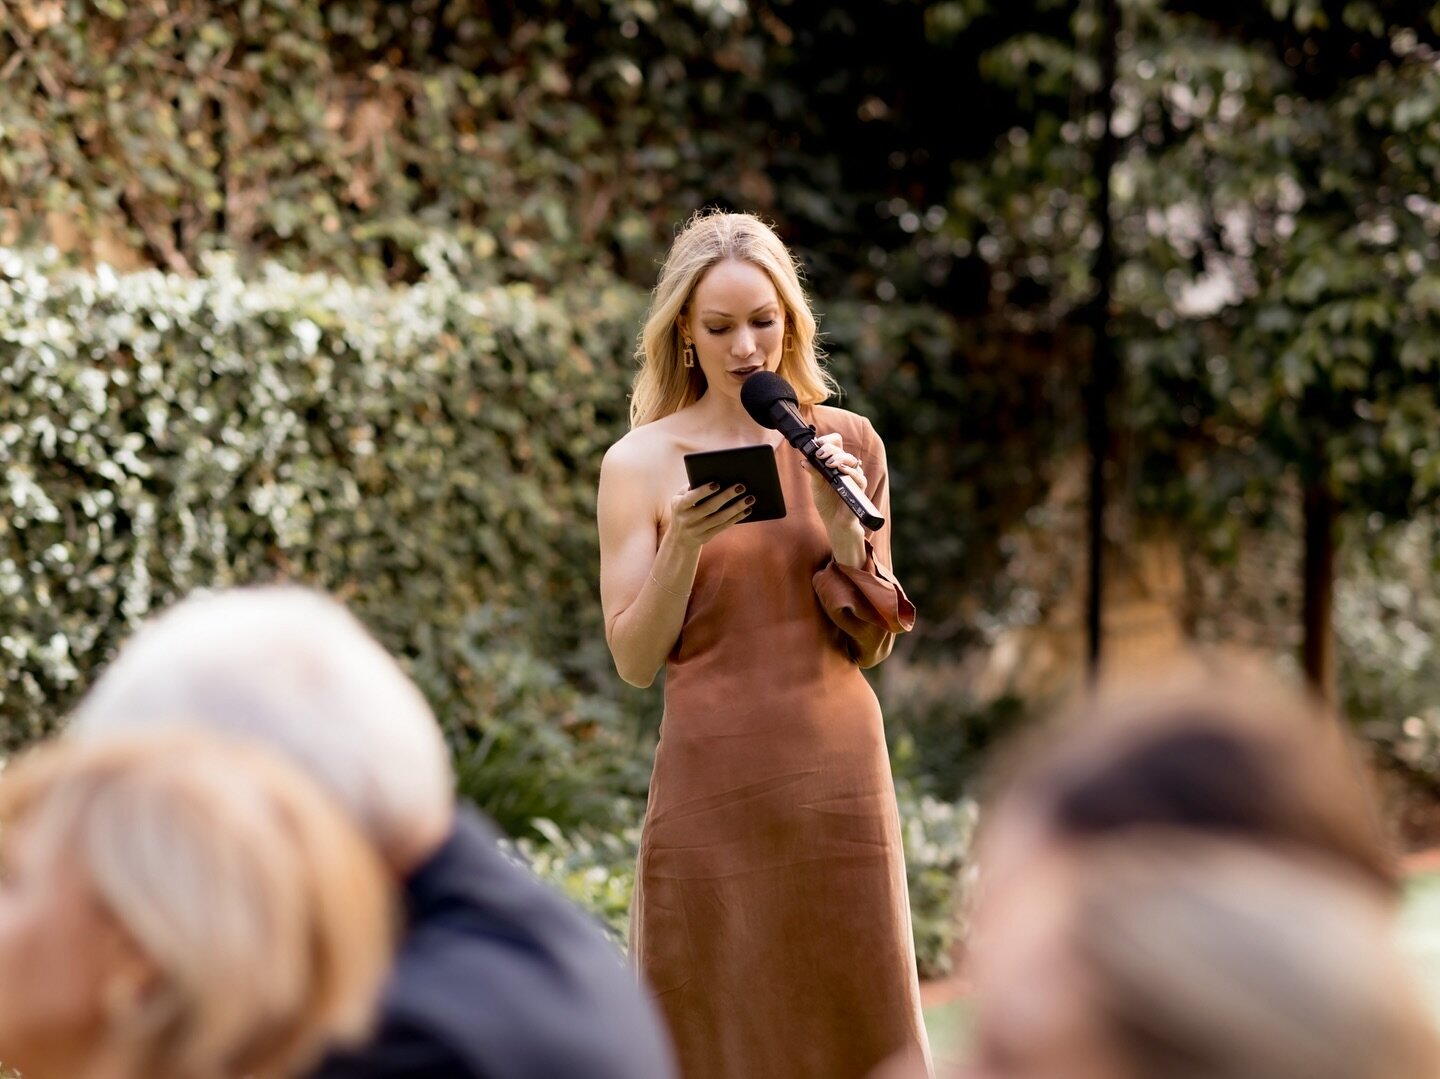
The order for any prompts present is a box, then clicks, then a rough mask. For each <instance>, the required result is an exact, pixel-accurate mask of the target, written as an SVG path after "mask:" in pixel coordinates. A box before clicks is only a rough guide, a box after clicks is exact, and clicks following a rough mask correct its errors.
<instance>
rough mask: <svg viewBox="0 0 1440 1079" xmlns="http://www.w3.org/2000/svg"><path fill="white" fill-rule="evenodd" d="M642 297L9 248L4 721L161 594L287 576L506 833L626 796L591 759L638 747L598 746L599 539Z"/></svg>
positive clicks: (69, 694) (0, 365) (5, 288)
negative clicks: (604, 478)
mask: <svg viewBox="0 0 1440 1079" xmlns="http://www.w3.org/2000/svg"><path fill="white" fill-rule="evenodd" d="M643 302H644V297H643V295H641V294H639V293H638V292H637V291H636V290H633V289H630V288H626V287H623V286H615V285H613V284H610V283H607V282H606V281H591V282H586V283H584V285H583V286H577V287H576V288H575V289H574V290H572V291H570V292H565V293H557V294H555V295H552V296H548V297H542V296H539V295H537V294H536V293H535V292H534V291H533V290H531V289H529V288H527V287H524V286H519V285H512V286H508V287H503V288H493V289H489V290H482V291H476V292H467V291H464V290H462V289H460V288H459V287H458V286H456V285H455V284H454V282H453V281H451V280H450V279H449V278H447V277H446V276H445V275H444V274H443V273H437V274H435V275H433V276H432V277H430V278H428V279H427V280H426V281H425V282H424V283H422V284H420V285H417V286H414V287H408V288H397V289H368V288H357V287H353V286H351V285H349V284H346V283H345V282H343V281H341V280H337V279H334V278H328V277H323V276H316V275H312V276H296V275H294V274H291V273H288V272H285V271H282V270H278V269H274V268H272V269H270V270H269V271H268V272H266V273H264V274H262V275H260V276H258V277H256V278H254V279H251V280H242V279H241V278H239V277H238V276H237V275H236V274H235V272H234V270H233V268H232V266H231V265H230V264H229V263H228V262H225V261H215V262H214V263H213V264H212V265H211V266H210V267H209V274H208V276H205V277H202V278H196V279H186V278H181V277H178V276H173V275H169V276H167V275H163V274H160V273H156V272H147V273H140V274H135V275H128V276H123V277H120V276H116V275H115V274H113V273H110V272H108V271H106V270H105V269H104V268H101V270H100V271H99V272H98V273H95V274H93V275H92V274H83V273H72V272H65V271H63V270H62V269H61V268H60V267H59V266H58V265H56V264H55V263H53V262H47V261H45V260H44V259H40V260H36V259H33V258H27V257H25V256H22V255H20V254H17V253H14V252H6V253H4V254H3V258H0V386H3V396H0V465H3V475H0V501H3V502H4V504H5V505H6V506H7V513H6V515H5V516H4V518H0V594H3V596H4V597H5V605H6V608H7V612H8V617H7V619H6V625H5V627H4V629H3V636H0V743H3V746H5V747H8V748H13V747H15V746H18V745H20V744H21V743H23V742H26V741H28V740H30V739H32V738H35V737H36V736H38V735H41V734H43V733H45V732H46V731H48V730H50V729H53V727H54V726H55V725H56V724H57V722H58V720H59V717H60V716H61V715H62V714H63V713H64V711H65V710H66V709H67V707H68V706H69V705H70V704H71V703H72V702H73V701H74V699H75V697H76V695H77V693H78V692H80V691H81V690H82V689H83V688H84V687H85V685H86V684H87V683H88V682H89V681H90V679H91V677H92V675H93V673H94V672H95V670H96V668H97V667H98V666H100V665H101V664H103V662H104V661H105V659H106V657H107V656H108V655H109V653H110V652H111V650H112V649H113V648H114V646H115V645H116V644H117V642H118V641H119V640H120V639H121V638H123V637H124V636H125V635H126V634H127V633H128V632H129V631H130V630H131V629H132V628H133V627H134V626H135V625H136V624H137V622H138V621H139V620H140V619H142V618H144V617H145V616H146V615H147V614H148V613H150V612H151V611H153V610H155V609H156V608H158V607H162V606H164V605H166V604H168V603H170V602H172V601H173V600H175V599H176V598H178V597H179V596H182V595H184V594H185V593H187V592H189V591H190V590H191V589H193V588H196V587H207V586H222V585H228V584H232V583H237V582H253V581H261V580H271V579H276V578H293V579H300V580H304V581H307V582H310V583H313V584H315V585H318V586H320V587H323V588H326V589H329V590H332V591H334V592H337V593H339V594H340V595H342V596H344V597H346V598H347V599H348V600H349V601H350V602H351V603H352V604H353V605H354V607H355V609H356V610H357V611H358V613H359V614H360V616H361V617H362V618H364V619H365V621H366V622H367V623H368V624H369V625H371V626H372V627H373V628H374V629H375V631H376V632H377V633H378V634H379V635H380V637H381V638H382V639H383V640H384V642H385V643H386V645H388V646H389V647H390V648H392V649H394V650H395V651H396V652H398V653H399V654H400V655H402V656H403V657H405V658H406V660H407V661H408V662H409V664H410V665H411V667H412V669H413V671H414V673H415V674H416V676H417V678H418V679H419V681H420V682H421V684H422V686H423V687H424V688H425V689H426V691H427V692H428V693H429V695H430V697H431V699H432V701H433V702H434V703H435V705H436V707H437V709H438V711H439V712H440V714H441V716H442V717H443V719H444V721H445V723H446V725H447V727H448V729H449V730H450V732H451V735H452V737H453V739H454V743H455V748H456V751H457V754H458V757H459V761H460V768H461V772H462V775H463V776H464V778H465V780H466V782H467V785H468V786H469V787H470V788H471V789H472V790H474V791H476V792H478V793H480V794H481V798H480V800H481V801H482V802H484V803H485V804H486V805H487V808H490V809H491V810H492V811H493V812H495V813H496V815H497V816H498V817H500V818H501V819H502V822H503V823H505V824H506V825H507V826H512V827H513V826H522V827H523V825H524V823H525V822H526V821H528V819H529V818H530V817H533V816H552V815H553V816H557V817H558V818H560V819H569V818H572V817H575V816H577V815H579V816H585V815H588V813H589V812H590V811H591V810H593V809H595V808H596V807H598V806H599V805H600V804H601V801H602V800H603V797H604V796H603V794H602V793H601V792H600V791H598V790H597V791H596V793H595V794H593V795H592V794H589V793H587V792H588V791H589V789H590V788H591V787H592V786H593V785H595V784H596V783H601V784H602V785H603V786H607V787H612V788H613V787H614V786H615V785H616V784H617V783H620V785H621V786H624V785H625V783H626V782H628V783H629V785H630V787H631V788H632V789H633V788H634V787H635V786H636V785H637V784H638V786H639V787H640V789H642V790H643V783H644V776H643V771H640V772H638V773H635V772H634V770H633V769H632V770H631V774H630V775H629V777H628V780H624V779H623V777H615V776H613V775H609V774H608V773H609V772H611V771H613V769H615V768H617V767H621V766H622V764H623V762H624V761H626V760H627V759H628V758H629V757H634V756H635V754H634V753H630V754H625V753H618V752H615V750H616V746H615V745H613V744H610V743H613V742H614V741H615V740H616V739H620V738H622V735H623V733H624V730H623V728H622V727H621V726H620V725H619V719H618V717H619V715H620V712H621V709H620V707H619V705H618V704H617V703H616V702H617V700H618V699H620V698H617V697H616V696H615V695H616V694H620V693H623V692H624V691H622V690H620V689H618V680H616V679H614V678H612V677H608V657H606V656H604V654H603V652H604V643H603V634H602V633H601V631H600V617H599V611H598V604H597V602H596V601H595V577H596V569H595V567H596V553H595V535H594V492H595V482H596V475H597V470H598V466H599V461H600V458H601V455H602V454H603V452H604V450H605V448H606V446H608V445H609V443H610V442H611V441H612V440H613V439H614V438H615V437H616V435H617V433H618V432H619V431H620V430H622V429H623V425H624V422H625V421H624V410H625V406H626V401H625V394H624V386H625V384H626V381H627V379H628V368H629V360H628V355H629V352H630V350H631V347H632V342H633V337H634V332H635V328H636V326H637V324H638V319H639V317H640V313H641V310H642V305H643ZM625 699H632V698H628V697H627V698H625ZM536 758H544V760H543V769H541V770H542V771H543V773H544V776H543V777H534V776H533V775H532V773H533V772H535V771H536V769H534V768H531V767H529V765H528V763H527V762H533V761H534V760H535V759H536ZM582 758H583V759H584V760H585V761H589V762H593V763H594V768H588V767H582V768H576V767H574V765H576V764H577V762H578V761H579V760H580V759H582ZM610 762H614V763H610ZM597 770H598V771H603V772H605V773H607V774H605V775H601V774H597Z"/></svg>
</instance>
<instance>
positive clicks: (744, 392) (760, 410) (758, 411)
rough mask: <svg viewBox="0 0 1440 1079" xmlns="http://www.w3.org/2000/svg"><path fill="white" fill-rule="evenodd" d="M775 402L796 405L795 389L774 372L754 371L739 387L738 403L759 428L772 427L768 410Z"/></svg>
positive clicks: (772, 420)
mask: <svg viewBox="0 0 1440 1079" xmlns="http://www.w3.org/2000/svg"><path fill="white" fill-rule="evenodd" d="M776 401H789V402H790V403H791V404H796V403H797V401H796V397H795V389H794V387H793V386H791V385H790V383H788V382H786V381H785V380H784V379H783V378H781V377H780V376H779V375H777V374H776V373H775V372H774V371H756V372H755V373H754V374H753V375H751V376H750V377H749V378H747V379H746V380H745V382H744V383H743V384H742V385H741V387H740V403H741V404H742V405H744V406H745V411H746V412H748V413H750V418H751V419H752V420H754V421H755V422H756V423H758V424H759V425H760V426H761V427H774V426H775V419H774V417H773V416H771V415H770V410H771V408H772V407H773V406H774V404H775V402H776Z"/></svg>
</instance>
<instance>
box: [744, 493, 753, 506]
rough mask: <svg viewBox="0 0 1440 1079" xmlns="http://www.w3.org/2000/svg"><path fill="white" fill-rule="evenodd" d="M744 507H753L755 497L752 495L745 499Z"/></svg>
mask: <svg viewBox="0 0 1440 1079" xmlns="http://www.w3.org/2000/svg"><path fill="white" fill-rule="evenodd" d="M745 505H747V506H753V505H755V496H754V495H751V496H750V497H749V498H747V499H746V500H745Z"/></svg>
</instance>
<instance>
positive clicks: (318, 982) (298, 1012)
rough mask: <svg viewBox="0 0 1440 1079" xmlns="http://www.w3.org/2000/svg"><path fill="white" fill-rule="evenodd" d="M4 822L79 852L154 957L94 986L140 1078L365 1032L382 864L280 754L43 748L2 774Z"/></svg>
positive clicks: (203, 747)
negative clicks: (138, 971)
mask: <svg viewBox="0 0 1440 1079" xmlns="http://www.w3.org/2000/svg"><path fill="white" fill-rule="evenodd" d="M0 826H4V827H6V828H11V827H19V828H23V829H24V831H25V834H26V836H27V842H31V843H33V844H35V846H34V849H35V850H36V851H37V852H38V856H39V857H40V858H42V859H45V860H47V861H50V860H52V859H54V860H56V861H58V862H59V863H60V864H69V865H71V866H73V867H74V868H75V869H76V870H77V871H78V872H79V873H80V874H81V876H82V877H83V878H84V879H86V880H87V881H88V882H89V884H90V886H91V887H92V888H93V890H94V892H95V894H96V896H97V898H98V900H99V902H100V903H101V905H102V907H103V908H104V909H105V910H106V911H107V912H108V913H109V915H110V916H111V917H112V918H113V919H114V920H115V922H116V923H117V925H118V927H119V928H120V929H121V931H122V932H123V933H125V934H126V935H127V936H128V937H129V939H130V940H132V941H133V942H134V944H135V946H136V947H137V948H138V950H139V951H140V952H142V953H143V954H144V956H145V957H146V959H147V960H148V964H149V965H150V966H151V967H152V968H153V971H154V975H155V976H154V978H153V981H152V982H151V983H149V984H146V985H144V986H138V985H137V986H130V987H128V988H129V989H131V990H133V992H131V993H128V994H126V995H125V996H124V997H123V998H122V999H118V1000H117V999H112V996H113V995H112V994H110V993H107V994H106V998H105V1002H106V1005H107V1011H109V1012H110V1013H111V1014H110V1019H111V1023H112V1026H111V1030H110V1032H109V1033H110V1034H111V1035H113V1036H114V1037H115V1038H117V1039H120V1040H121V1041H120V1042H117V1046H119V1047H120V1048H121V1049H122V1050H123V1052H124V1054H125V1056H126V1058H127V1059H133V1060H134V1061H135V1063H136V1066H137V1068H139V1069H140V1070H141V1073H142V1074H151V1075H167V1076H174V1077H184V1079H212V1077H222V1076H240V1075H245V1076H255V1077H280V1076H284V1075H290V1074H294V1073H296V1072H297V1071H301V1070H304V1069H306V1068H308V1067H309V1066H310V1065H312V1064H313V1063H314V1062H315V1061H316V1060H317V1059H318V1057H319V1056H320V1054H321V1053H322V1052H323V1051H324V1050H325V1049H326V1048H327V1047H328V1046H331V1045H337V1044H353V1043H355V1042H357V1041H358V1040H360V1039H362V1038H363V1037H364V1036H365V1035H366V1034H367V1033H368V1031H369V1029H370V1026H371V1021H372V1017H373V1013H374V1008H375V1004H376V1001H377V999H378V996H379V992H380V988H381V985H382V983H383V980H384V977H385V974H386V972H387V970H388V968H389V963H390V958H391V950H392V942H393V939H394V931H395V918H394V904H393V899H392V893H391V890H390V883H389V877H388V875H387V873H386V871H385V869H384V867H383V865H382V864H381V862H380V860H379V857H378V855H377V854H376V853H375V851H374V849H373V848H372V847H371V846H370V844H369V843H367V842H366V841H365V840H364V839H363V838H362V837H361V836H360V834H359V833H358V832H357V831H356V829H355V828H354V826H353V825H351V824H350V823H349V821H348V820H347V819H346V818H345V816H344V814H343V813H342V812H341V810H340V809H339V808H338V807H337V806H336V805H335V804H333V803H332V801H331V800H330V798H329V797H328V796H327V795H325V794H324V793H323V792H322V791H321V790H320V789H319V788H318V787H316V786H315V785H314V784H313V783H312V782H310V781H309V780H307V779H306V778H305V777H304V776H303V775H302V774H301V773H299V772H298V771H297V770H296V769H295V768H294V767H293V766H292V765H290V764H289V763H287V762H285V761H284V760H282V759H280V758H278V757H276V756H274V755H272V754H270V753H267V752H264V751H262V750H260V749H258V748H255V747H253V746H249V745H243V744H238V743H234V742H232V741H229V740H224V739H219V738H217V737H215V736H214V735H202V734H199V733H195V732H188V733H180V732H169V733H164V734H149V735H142V736H130V737H126V738H117V739H110V740H106V741H104V742H96V743H83V742H73V741H66V742H62V743H58V744H53V745H50V746H46V747H42V748H40V749H38V750H34V751H32V752H30V753H29V754H26V755H25V756H23V757H21V758H19V759H18V760H17V761H16V762H14V763H13V764H12V765H10V766H9V767H8V768H6V769H5V771H4V772H3V773H0ZM51 864H56V863H55V862H54V861H52V862H51ZM114 988H115V987H114V986H107V987H106V989H107V990H109V989H114Z"/></svg>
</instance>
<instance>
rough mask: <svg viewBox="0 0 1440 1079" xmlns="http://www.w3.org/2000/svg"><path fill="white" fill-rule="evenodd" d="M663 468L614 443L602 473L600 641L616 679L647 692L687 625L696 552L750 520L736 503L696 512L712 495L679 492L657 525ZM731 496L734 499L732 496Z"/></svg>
mask: <svg viewBox="0 0 1440 1079" xmlns="http://www.w3.org/2000/svg"><path fill="white" fill-rule="evenodd" d="M662 465H663V461H662V460H660V459H659V457H658V456H657V454H656V452H655V450H654V448H653V447H651V446H647V445H646V444H645V443H643V442H641V441H639V440H631V439H626V440H622V441H621V442H618V443H616V444H615V445H614V446H612V447H611V448H610V451H609V452H608V453H607V454H606V455H605V460H604V462H603V463H602V464H601V467H600V494H599V499H598V502H599V505H598V515H599V524H600V603H601V606H602V608H603V610H604V613H605V641H606V643H607V644H608V645H609V646H610V654H611V655H612V656H613V657H614V659H615V669H616V671H618V672H619V674H620V677H621V678H623V679H624V680H625V681H626V682H628V683H630V685H632V686H639V687H642V688H643V687H645V686H648V685H650V684H651V683H653V682H654V681H655V675H656V673H657V672H658V671H659V670H660V668H661V666H662V665H663V664H664V663H665V657H666V656H668V655H669V654H670V650H671V649H672V648H673V647H674V646H675V641H676V639H677V638H678V637H679V636H680V628H681V626H682V625H683V624H684V621H685V609H686V605H687V603H688V601H689V596H690V586H691V584H692V583H693V582H694V580H695V567H696V566H697V565H698V564H699V561H700V548H701V547H702V546H703V545H704V544H705V542H706V541H707V540H709V539H711V538H712V537H714V536H716V535H718V534H719V533H720V532H723V531H724V530H725V529H726V528H729V527H730V526H731V525H733V524H734V523H735V522H737V521H739V520H741V519H742V518H743V517H744V516H745V514H746V513H747V512H748V504H747V503H746V502H745V501H744V500H743V499H742V500H740V501H737V502H736V503H735V504H734V505H732V506H730V507H728V508H723V509H722V508H720V505H719V504H720V503H723V502H726V501H728V496H727V497H722V498H717V499H714V500H713V501H712V502H711V503H708V504H707V505H704V506H701V505H697V503H699V502H700V501H701V500H703V499H705V498H707V497H708V496H709V495H711V494H713V493H715V491H716V490H717V489H718V488H716V487H714V485H712V486H711V487H710V488H706V489H701V490H698V491H692V490H688V489H687V490H685V491H682V492H680V493H679V494H677V495H675V496H674V497H673V498H672V499H670V501H669V505H668V507H667V514H668V521H658V520H656V508H655V507H656V503H657V498H656V490H655V485H656V479H655V477H656V475H657V474H658V473H659V472H660V470H661V467H662ZM735 493H739V490H738V488H737V489H736V490H735Z"/></svg>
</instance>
